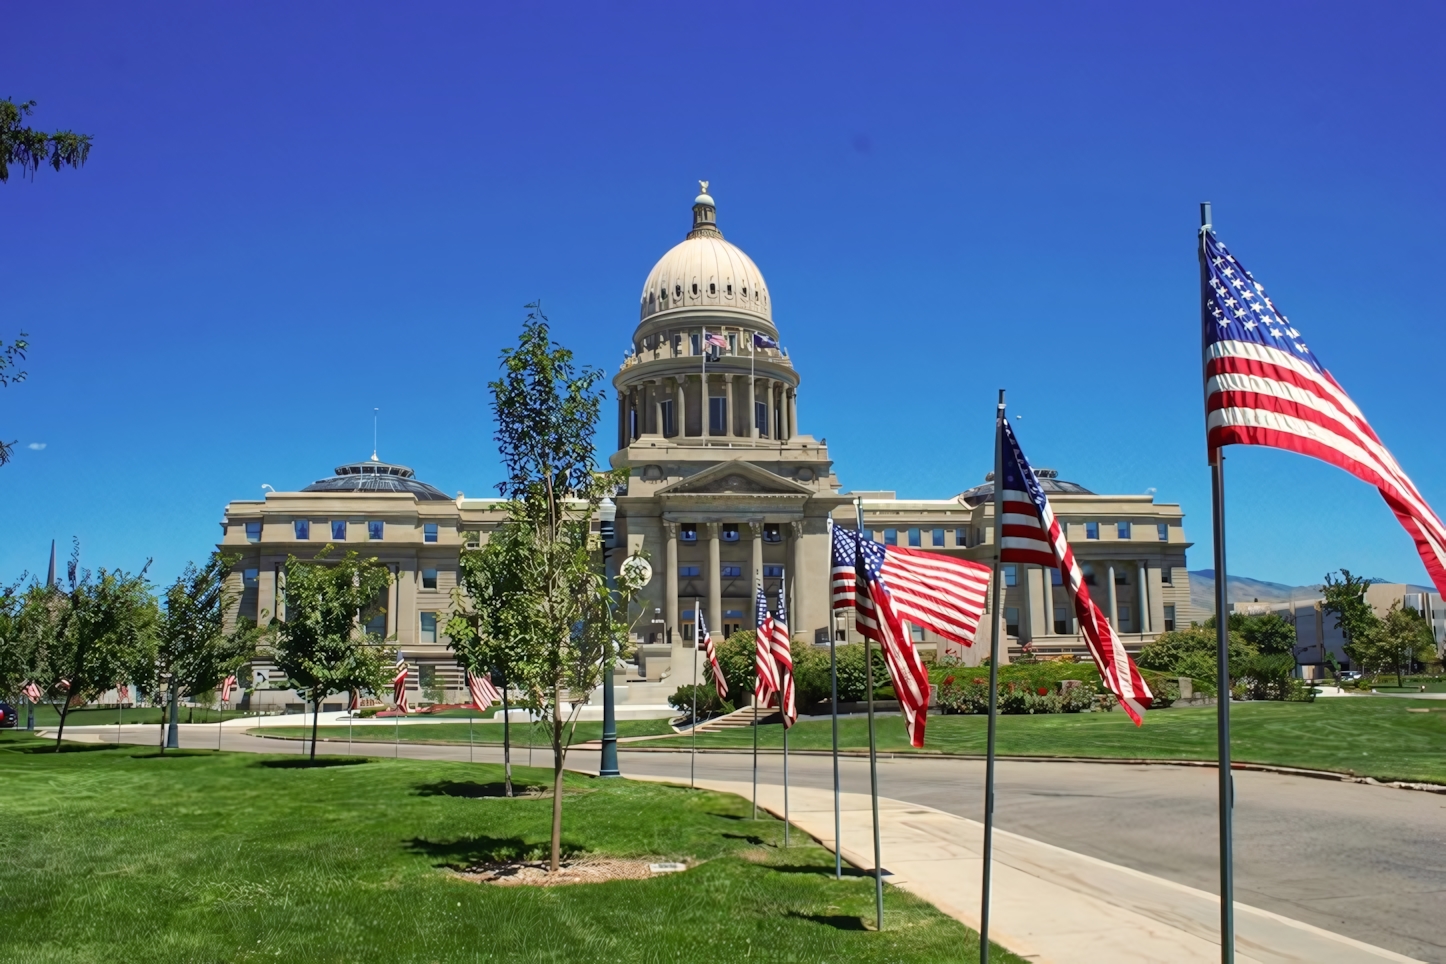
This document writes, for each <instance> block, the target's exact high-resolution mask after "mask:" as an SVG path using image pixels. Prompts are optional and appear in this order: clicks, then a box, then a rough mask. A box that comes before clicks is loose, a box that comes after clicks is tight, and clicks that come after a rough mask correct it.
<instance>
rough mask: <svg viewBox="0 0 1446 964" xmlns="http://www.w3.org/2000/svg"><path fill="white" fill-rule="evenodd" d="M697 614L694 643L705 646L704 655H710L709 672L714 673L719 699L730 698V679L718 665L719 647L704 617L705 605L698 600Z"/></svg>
mask: <svg viewBox="0 0 1446 964" xmlns="http://www.w3.org/2000/svg"><path fill="white" fill-rule="evenodd" d="M693 613H694V615H695V617H696V618H695V619H694V623H695V624H696V625H694V627H693V645H694V646H702V647H703V655H705V656H707V657H708V672H710V673H712V674H713V688H714V689H716V690H717V691H718V699H720V700H726V699H727V698H728V681H727V680H726V679H724V678H723V669H722V667H720V666H719V665H718V647H716V646H714V645H713V634H712V633H710V632H708V622H707V620H705V619H704V618H703V607H702V606H699V605H698V604H697V603H696V602H695V603H693Z"/></svg>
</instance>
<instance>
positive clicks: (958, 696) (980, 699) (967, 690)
mask: <svg viewBox="0 0 1446 964" xmlns="http://www.w3.org/2000/svg"><path fill="white" fill-rule="evenodd" d="M937 699H938V701H939V709H941V710H942V711H944V712H945V713H988V712H989V683H988V681H986V680H975V681H969V680H963V679H959V678H957V677H954V676H950V677H948V678H947V679H946V680H945V681H944V682H943V683H941V684H940V685H939V689H938V691H937Z"/></svg>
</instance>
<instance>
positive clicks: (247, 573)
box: [241, 569, 261, 589]
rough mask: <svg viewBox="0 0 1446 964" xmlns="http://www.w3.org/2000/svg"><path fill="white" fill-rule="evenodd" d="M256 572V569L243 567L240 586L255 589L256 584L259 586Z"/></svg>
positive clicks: (259, 582)
mask: <svg viewBox="0 0 1446 964" xmlns="http://www.w3.org/2000/svg"><path fill="white" fill-rule="evenodd" d="M257 573H258V570H256V569H243V570H242V571H241V588H242V589H255V588H256V587H257V586H259V585H260V584H261V580H260V579H259V578H257Z"/></svg>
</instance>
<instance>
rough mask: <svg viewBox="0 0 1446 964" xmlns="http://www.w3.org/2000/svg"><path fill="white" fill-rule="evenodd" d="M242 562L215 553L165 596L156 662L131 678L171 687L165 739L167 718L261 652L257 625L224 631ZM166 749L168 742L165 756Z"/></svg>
mask: <svg viewBox="0 0 1446 964" xmlns="http://www.w3.org/2000/svg"><path fill="white" fill-rule="evenodd" d="M238 558H239V557H238V556H222V555H220V554H219V553H212V554H211V558H210V559H209V560H207V562H206V564H205V565H204V566H201V567H199V568H198V567H197V566H196V565H195V563H187V565H186V568H185V570H184V571H182V573H181V575H180V576H178V577H177V579H176V581H175V582H174V583H172V584H171V586H170V587H169V588H168V589H167V590H166V592H165V596H164V597H163V602H164V605H165V608H164V609H163V610H162V612H161V617H160V620H159V622H158V624H157V632H156V651H155V658H154V659H152V660H150V661H149V663H148V664H147V665H146V666H144V667H137V668H136V671H135V672H134V673H133V675H132V676H131V679H132V681H133V682H136V683H142V682H144V684H145V686H146V689H147V690H148V691H150V692H159V691H160V684H161V682H162V681H166V682H167V684H168V686H167V688H168V690H169V692H168V700H167V702H168V704H169V706H168V708H167V709H166V710H163V712H162V715H161V728H162V733H163V734H164V731H165V728H166V726H167V724H168V719H167V717H168V716H169V722H170V723H174V722H175V719H176V712H177V707H178V706H179V704H180V701H181V700H182V699H187V700H194V699H197V698H199V697H201V696H202V695H203V694H205V693H207V692H209V691H211V690H214V689H215V688H216V687H217V686H218V685H220V683H221V681H222V680H223V679H225V678H226V676H227V675H228V674H230V673H233V672H235V671H236V670H237V669H238V668H239V667H240V666H241V664H243V663H245V662H246V661H247V660H248V659H250V658H251V657H252V656H254V655H255V653H256V643H257V629H256V624H255V623H254V622H252V621H251V620H249V619H240V620H238V621H237V624H236V627H235V629H234V630H232V631H231V632H229V633H228V632H227V631H226V626H225V623H226V613H227V610H229V609H230V608H231V605H232V603H233V602H235V598H236V597H235V594H234V593H232V592H231V591H230V590H228V589H227V588H226V577H227V575H228V574H229V573H230V571H231V567H232V566H233V565H235V563H236V560H237V559H238ZM165 745H166V740H165V739H164V737H163V738H162V740H161V747H162V751H163V752H164V748H165Z"/></svg>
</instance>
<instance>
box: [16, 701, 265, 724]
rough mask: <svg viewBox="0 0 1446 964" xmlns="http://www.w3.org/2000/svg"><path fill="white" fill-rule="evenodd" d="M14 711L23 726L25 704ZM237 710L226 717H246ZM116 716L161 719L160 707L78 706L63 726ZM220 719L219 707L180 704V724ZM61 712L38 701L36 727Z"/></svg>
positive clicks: (147, 720)
mask: <svg viewBox="0 0 1446 964" xmlns="http://www.w3.org/2000/svg"><path fill="white" fill-rule="evenodd" d="M15 711H16V712H17V713H18V714H19V715H20V726H21V728H24V726H25V704H24V703H18V704H15ZM246 715H247V714H246V713H243V712H241V711H240V710H227V711H226V712H225V719H228V720H232V719H235V718H236V717H238V716H246ZM117 719H119V720H120V721H121V722H122V723H156V724H159V723H160V722H161V708H160V707H159V706H127V707H125V708H124V709H122V710H120V711H117V710H116V708H115V707H113V706H112V707H109V708H104V707H99V706H80V707H76V708H75V709H73V710H71V711H70V713H69V714H68V715H67V716H66V718H65V725H66V726H67V727H70V726H111V725H114V724H115V722H116V720H117ZM220 719H222V713H221V710H219V709H213V710H208V709H205V708H204V707H197V708H196V709H194V710H192V709H188V708H186V707H184V706H183V707H181V713H180V721H181V722H182V723H215V722H216V721H217V720H220ZM59 724H60V714H59V713H58V712H56V710H55V708H54V707H53V706H51V705H50V704H49V703H41V704H39V705H38V706H36V707H35V725H36V726H58V725H59Z"/></svg>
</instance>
